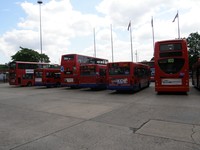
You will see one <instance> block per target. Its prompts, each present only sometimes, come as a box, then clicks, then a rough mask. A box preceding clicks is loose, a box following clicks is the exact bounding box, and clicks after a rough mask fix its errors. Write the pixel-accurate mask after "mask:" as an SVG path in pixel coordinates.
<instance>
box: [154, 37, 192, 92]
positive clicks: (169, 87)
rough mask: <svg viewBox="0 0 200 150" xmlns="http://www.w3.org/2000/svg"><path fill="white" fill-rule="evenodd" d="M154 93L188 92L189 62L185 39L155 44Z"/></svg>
mask: <svg viewBox="0 0 200 150" xmlns="http://www.w3.org/2000/svg"><path fill="white" fill-rule="evenodd" d="M154 61H155V91H156V92H158V93H159V92H188V91H189V61H188V50H187V42H186V40H185V39H176V40H166V41H158V42H156V43H155V51H154Z"/></svg>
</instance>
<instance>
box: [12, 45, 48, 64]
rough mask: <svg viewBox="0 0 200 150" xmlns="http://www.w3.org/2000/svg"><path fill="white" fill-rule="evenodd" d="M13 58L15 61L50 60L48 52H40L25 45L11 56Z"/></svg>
mask: <svg viewBox="0 0 200 150" xmlns="http://www.w3.org/2000/svg"><path fill="white" fill-rule="evenodd" d="M11 59H12V60H13V61H30V62H39V61H42V62H50V61H49V57H48V56H47V55H46V54H39V53H38V52H37V51H34V50H32V49H28V48H23V47H20V50H19V51H18V52H17V53H16V54H15V55H13V56H11Z"/></svg>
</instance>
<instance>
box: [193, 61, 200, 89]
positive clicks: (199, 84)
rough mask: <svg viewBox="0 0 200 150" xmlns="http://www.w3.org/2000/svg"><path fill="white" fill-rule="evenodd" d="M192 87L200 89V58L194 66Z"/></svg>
mask: <svg viewBox="0 0 200 150" xmlns="http://www.w3.org/2000/svg"><path fill="white" fill-rule="evenodd" d="M192 85H194V87H196V88H198V89H200V58H199V60H198V62H196V63H195V64H194V65H193V66H192Z"/></svg>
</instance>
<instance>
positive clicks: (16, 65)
mask: <svg viewBox="0 0 200 150" xmlns="http://www.w3.org/2000/svg"><path fill="white" fill-rule="evenodd" d="M48 66H49V64H48V63H40V62H23V61H13V62H11V63H9V84H10V85H19V86H32V85H34V84H35V80H34V69H37V68H47V67H48Z"/></svg>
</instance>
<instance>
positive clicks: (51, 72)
mask: <svg viewBox="0 0 200 150" xmlns="http://www.w3.org/2000/svg"><path fill="white" fill-rule="evenodd" d="M60 83H61V77H60V68H38V69H35V86H46V87H59V86H60V85H61V84H60Z"/></svg>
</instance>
